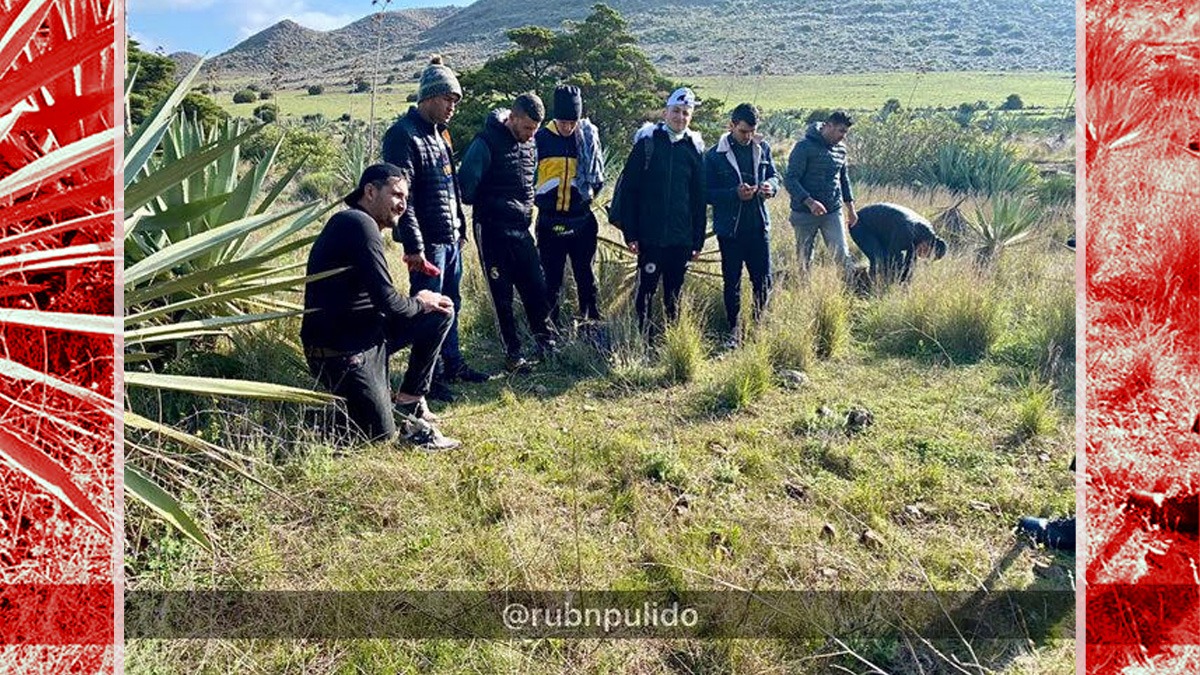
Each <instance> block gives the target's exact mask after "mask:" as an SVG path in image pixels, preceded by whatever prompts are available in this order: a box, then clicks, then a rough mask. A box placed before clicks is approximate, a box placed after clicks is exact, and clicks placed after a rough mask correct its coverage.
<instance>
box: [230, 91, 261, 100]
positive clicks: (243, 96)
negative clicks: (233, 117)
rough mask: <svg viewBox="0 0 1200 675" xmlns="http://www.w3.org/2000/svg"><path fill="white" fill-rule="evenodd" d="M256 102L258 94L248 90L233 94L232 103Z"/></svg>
mask: <svg viewBox="0 0 1200 675" xmlns="http://www.w3.org/2000/svg"><path fill="white" fill-rule="evenodd" d="M257 100H258V94H257V93H255V92H254V91H251V90H250V89H242V90H239V91H235V92H234V93H233V102H234V103H253V102H254V101H257Z"/></svg>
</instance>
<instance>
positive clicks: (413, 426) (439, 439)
mask: <svg viewBox="0 0 1200 675" xmlns="http://www.w3.org/2000/svg"><path fill="white" fill-rule="evenodd" d="M400 439H401V440H402V441H403V442H405V443H408V444H411V445H414V446H416V447H417V448H419V449H421V450H425V451H426V452H440V451H442V450H453V449H455V448H458V447H461V446H462V441H460V440H458V439H457V438H450V437H449V436H446V435H443V434H442V432H440V431H438V428H437V427H435V426H433V424H431V423H429V422H426V421H425V420H423V419H418V418H416V417H408V418H406V419H405V420H404V421H403V423H402V425H401V428H400Z"/></svg>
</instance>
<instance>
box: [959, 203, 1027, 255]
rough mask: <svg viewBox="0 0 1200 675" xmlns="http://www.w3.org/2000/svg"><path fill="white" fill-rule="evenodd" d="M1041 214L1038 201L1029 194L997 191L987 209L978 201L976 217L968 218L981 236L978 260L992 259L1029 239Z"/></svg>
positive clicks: (977, 251)
mask: <svg viewBox="0 0 1200 675" xmlns="http://www.w3.org/2000/svg"><path fill="white" fill-rule="evenodd" d="M1040 217H1041V214H1040V213H1038V210H1037V206H1036V205H1035V203H1034V202H1032V201H1030V200H1029V199H1026V198H1020V197H1009V196H1000V195H997V196H995V197H993V198H992V199H990V200H989V201H988V206H987V208H986V209H985V208H983V207H982V206H980V205H976V207H975V217H974V218H973V219H971V220H970V221H968V222H969V223H970V225H971V229H972V230H974V232H975V235H976V237H977V238H978V239H979V246H978V248H977V249H976V255H977V259H978V261H979V262H980V263H981V264H988V263H991V262H992V261H994V260H995V259H996V258H997V257H998V256H999V255H1000V253H1001V251H1003V250H1004V249H1006V248H1009V247H1011V246H1015V245H1017V244H1019V243H1021V242H1024V241H1027V240H1028V239H1029V238H1030V237H1032V236H1033V234H1034V232H1035V228H1036V226H1037V223H1038V220H1039V218H1040Z"/></svg>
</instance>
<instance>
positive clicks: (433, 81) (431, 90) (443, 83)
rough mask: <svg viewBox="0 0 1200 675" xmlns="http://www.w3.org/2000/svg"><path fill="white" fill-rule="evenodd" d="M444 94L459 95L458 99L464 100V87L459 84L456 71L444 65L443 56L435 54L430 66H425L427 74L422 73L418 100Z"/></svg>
mask: <svg viewBox="0 0 1200 675" xmlns="http://www.w3.org/2000/svg"><path fill="white" fill-rule="evenodd" d="M442 94H458V97H459V98H462V86H460V85H459V84H458V78H457V77H455V76H454V71H453V70H450V69H449V68H448V67H446V66H444V65H442V57H441V55H440V54H434V55H433V57H432V58H430V59H429V65H428V66H425V72H423V73H421V83H420V84H419V85H418V86H417V100H418V101H424V100H425V99H427V98H430V97H432V96H441V95H442Z"/></svg>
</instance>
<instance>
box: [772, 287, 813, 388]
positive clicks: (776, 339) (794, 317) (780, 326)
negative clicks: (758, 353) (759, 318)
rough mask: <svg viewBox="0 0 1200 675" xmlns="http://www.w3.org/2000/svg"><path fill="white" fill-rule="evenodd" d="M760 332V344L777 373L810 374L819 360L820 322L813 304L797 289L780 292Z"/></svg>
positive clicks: (777, 293) (776, 294)
mask: <svg viewBox="0 0 1200 675" xmlns="http://www.w3.org/2000/svg"><path fill="white" fill-rule="evenodd" d="M764 319H765V320H764V322H763V324H762V326H761V327H760V328H759V329H758V336H757V337H758V340H760V341H762V342H763V343H764V344H765V345H766V348H767V352H768V355H769V358H770V360H771V365H773V366H774V367H775V368H776V369H780V370H782V369H795V370H808V368H809V366H811V365H812V364H813V362H814V361H815V360H816V349H815V347H814V334H815V326H816V322H815V320H814V316H813V312H812V307H811V304H810V303H808V302H806V301H805V297H804V296H803V295H801V294H800V293H799V292H798V291H796V290H795V289H791V288H788V289H784V290H781V291H778V292H776V293H775V294H774V297H772V298H771V305H770V308H769V311H768V312H767V314H766V316H765V317H764Z"/></svg>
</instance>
